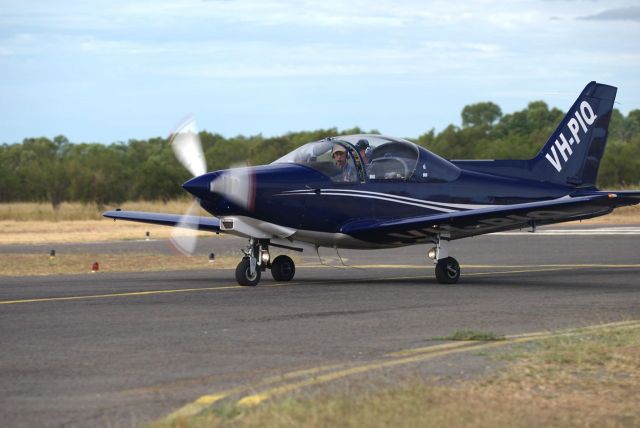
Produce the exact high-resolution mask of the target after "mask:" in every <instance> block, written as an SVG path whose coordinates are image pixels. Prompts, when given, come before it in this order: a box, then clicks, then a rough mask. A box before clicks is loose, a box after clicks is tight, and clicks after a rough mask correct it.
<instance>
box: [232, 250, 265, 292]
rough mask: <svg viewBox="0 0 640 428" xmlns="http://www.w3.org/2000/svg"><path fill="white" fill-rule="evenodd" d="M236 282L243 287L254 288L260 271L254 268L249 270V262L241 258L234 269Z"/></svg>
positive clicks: (247, 259)
mask: <svg viewBox="0 0 640 428" xmlns="http://www.w3.org/2000/svg"><path fill="white" fill-rule="evenodd" d="M236 281H238V284H240V285H243V286H245V287H255V286H256V285H258V282H260V269H257V266H254V268H253V271H252V269H251V260H250V258H249V257H243V258H242V260H240V263H238V266H237V267H236Z"/></svg>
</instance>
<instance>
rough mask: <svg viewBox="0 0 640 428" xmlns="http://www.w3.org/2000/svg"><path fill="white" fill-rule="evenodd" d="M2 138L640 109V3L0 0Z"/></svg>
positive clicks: (437, 121) (416, 125)
mask: <svg viewBox="0 0 640 428" xmlns="http://www.w3.org/2000/svg"><path fill="white" fill-rule="evenodd" d="M0 5H1V7H0V143H3V142H4V143H15V142H20V141H22V140H23V139H24V138H27V137H36V136H46V137H49V138H52V137H54V136H56V135H60V134H62V135H65V136H67V138H69V139H70V140H71V141H72V142H100V143H111V142H115V141H127V140H129V139H131V138H140V139H146V138H150V137H155V136H167V135H168V134H169V133H170V132H171V131H172V129H174V127H175V126H176V124H178V123H179V122H180V121H181V119H183V118H184V117H185V116H186V115H189V114H191V115H193V117H195V118H196V120H197V122H198V125H199V127H200V129H206V130H208V131H210V132H217V133H220V134H222V135H224V136H227V137H230V136H234V135H238V134H244V135H255V134H260V133H261V134H262V135H264V136H274V135H281V134H284V133H286V132H291V131H303V130H313V129H319V128H330V127H338V128H339V129H346V128H351V127H354V126H359V127H361V128H363V129H366V130H371V129H375V130H377V131H379V132H381V133H383V134H386V135H392V136H398V137H410V138H411V137H417V136H419V135H420V134H422V133H424V132H427V131H429V130H430V129H432V128H434V129H435V130H436V132H439V131H441V130H442V129H443V128H445V127H446V126H447V125H449V124H454V125H460V122H461V119H460V112H461V110H462V108H463V107H464V106H465V105H468V104H472V103H476V102H482V101H493V102H495V103H496V104H498V105H499V106H500V107H501V108H502V110H503V112H504V113H509V112H513V111H517V110H521V109H523V108H525V107H526V106H527V104H528V103H529V102H530V101H533V100H544V101H546V102H547V103H548V104H549V105H550V106H553V107H558V108H560V109H562V110H566V109H568V108H569V107H570V106H571V104H572V103H573V101H574V100H575V98H576V97H577V95H578V94H579V92H580V91H581V90H582V88H583V87H584V86H585V85H586V84H587V83H588V82H589V81H591V80H596V81H598V82H602V83H607V84H610V85H613V86H616V87H618V97H617V102H616V107H617V108H618V109H620V110H621V111H622V112H623V113H625V114H626V113H627V112H628V111H630V110H633V109H637V108H640V47H639V45H638V41H639V40H640V1H638V0H636V1H624V0H606V1H599V0H530V1H527V0H524V1H517V0H515V1H514V0H511V1H509V0H477V1H452V0H449V1H417V0H375V1H370V0H349V1H348V2H344V1H337V0H322V1H316V0H286V1H284V0H283V1H280V0H208V1H206V0H205V1H203V0H182V1H178V0H174V1H165V0H126V1H119V0H110V1H100V0H94V1H82V2H80V1H58V0H50V1H34V0H0Z"/></svg>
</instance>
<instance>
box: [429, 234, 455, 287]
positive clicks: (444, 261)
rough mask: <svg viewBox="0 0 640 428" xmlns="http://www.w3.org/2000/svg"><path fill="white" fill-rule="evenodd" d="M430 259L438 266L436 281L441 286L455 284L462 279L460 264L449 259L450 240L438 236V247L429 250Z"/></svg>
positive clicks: (451, 258)
mask: <svg viewBox="0 0 640 428" xmlns="http://www.w3.org/2000/svg"><path fill="white" fill-rule="evenodd" d="M429 258H431V259H433V262H434V263H435V264H436V279H437V280H438V282H439V283H440V284H455V283H457V282H458V280H459V279H460V264H459V263H458V261H457V260H456V259H454V258H453V257H449V240H448V239H447V238H445V237H440V236H438V240H437V241H436V246H435V247H434V248H432V249H431V250H429Z"/></svg>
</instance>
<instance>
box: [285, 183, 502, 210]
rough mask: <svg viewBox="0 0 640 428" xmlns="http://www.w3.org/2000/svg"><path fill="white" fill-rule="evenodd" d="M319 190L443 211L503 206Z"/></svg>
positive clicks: (294, 192)
mask: <svg viewBox="0 0 640 428" xmlns="http://www.w3.org/2000/svg"><path fill="white" fill-rule="evenodd" d="M318 190H320V195H330V196H353V197H359V198H371V199H380V200H385V201H390V202H397V203H401V204H405V205H414V206H419V207H423V208H429V209H432V210H436V211H441V212H457V211H459V210H473V209H481V208H492V207H496V206H502V205H500V204H495V205H479V204H453V203H448V202H435V201H425V200H422V199H416V198H409V197H406V196H398V195H392V194H389V193H380V192H371V191H367V190H351V189H318ZM315 192H316V190H314V189H302V190H289V191H286V192H284V193H282V195H307V194H312V193H315ZM440 207H444V208H440Z"/></svg>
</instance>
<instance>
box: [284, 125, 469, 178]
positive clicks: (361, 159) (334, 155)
mask: <svg viewBox="0 0 640 428" xmlns="http://www.w3.org/2000/svg"><path fill="white" fill-rule="evenodd" d="M340 152H342V153H340ZM273 163H276V164H277V163H296V164H300V165H305V166H308V167H310V168H313V169H315V170H317V171H319V172H321V173H323V174H325V175H327V176H328V177H330V178H331V179H332V180H333V181H335V182H365V181H367V180H373V181H377V180H385V181H407V180H411V181H425V182H428V181H439V182H442V181H452V180H455V179H456V178H457V177H458V176H459V175H460V170H459V168H458V167H456V166H455V165H453V164H452V163H451V162H449V161H447V160H445V159H443V158H441V157H440V156H438V155H435V154H433V153H431V152H430V151H428V150H426V149H424V148H422V147H419V146H417V145H416V144H414V143H412V142H410V141H407V140H403V139H400V138H391V137H385V136H382V135H376V134H357V135H344V136H338V137H331V138H325V139H323V140H320V141H315V142H312V143H307V144H305V145H303V146H301V147H299V148H297V149H296V150H294V151H292V152H290V153H288V154H286V155H285V156H283V157H281V158H280V159H277V160H275V161H274V162H273Z"/></svg>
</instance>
